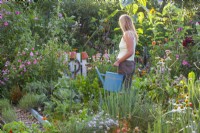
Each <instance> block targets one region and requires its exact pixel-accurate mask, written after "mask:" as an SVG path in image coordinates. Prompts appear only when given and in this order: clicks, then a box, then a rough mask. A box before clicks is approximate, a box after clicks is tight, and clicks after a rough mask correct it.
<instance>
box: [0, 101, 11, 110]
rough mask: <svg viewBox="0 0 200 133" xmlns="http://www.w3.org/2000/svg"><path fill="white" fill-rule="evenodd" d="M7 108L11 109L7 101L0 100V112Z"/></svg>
mask: <svg viewBox="0 0 200 133" xmlns="http://www.w3.org/2000/svg"><path fill="white" fill-rule="evenodd" d="M9 108H11V105H10V102H9V100H8V99H0V111H2V109H9Z"/></svg>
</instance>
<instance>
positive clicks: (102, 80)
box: [95, 67, 105, 85]
mask: <svg viewBox="0 0 200 133" xmlns="http://www.w3.org/2000/svg"><path fill="white" fill-rule="evenodd" d="M95 69H96V71H97V74H98V76H99V78H100V80H101V82H102V84H103V85H104V79H103V77H102V75H105V74H101V73H100V72H99V69H98V68H97V67H95Z"/></svg>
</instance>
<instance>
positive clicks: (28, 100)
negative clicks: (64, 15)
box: [19, 93, 46, 110]
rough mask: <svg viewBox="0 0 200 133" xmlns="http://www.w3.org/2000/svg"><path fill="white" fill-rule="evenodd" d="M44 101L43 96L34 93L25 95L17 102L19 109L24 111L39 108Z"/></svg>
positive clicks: (44, 97)
mask: <svg viewBox="0 0 200 133" xmlns="http://www.w3.org/2000/svg"><path fill="white" fill-rule="evenodd" d="M45 100H46V96H45V95H38V94H34V93H27V94H26V95H24V96H23V97H22V98H21V99H20V101H19V107H20V108H22V109H25V110H28V109H31V108H35V107H39V106H41V105H42V103H43V102H44V101H45Z"/></svg>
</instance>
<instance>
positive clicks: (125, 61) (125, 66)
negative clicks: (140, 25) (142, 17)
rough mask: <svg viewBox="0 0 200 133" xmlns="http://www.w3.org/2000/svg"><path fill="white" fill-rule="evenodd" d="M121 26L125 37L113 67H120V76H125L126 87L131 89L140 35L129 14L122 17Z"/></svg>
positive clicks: (120, 44) (120, 19)
mask: <svg viewBox="0 0 200 133" xmlns="http://www.w3.org/2000/svg"><path fill="white" fill-rule="evenodd" d="M119 25H120V28H121V30H122V32H123V36H122V39H121V42H120V43H119V54H118V56H117V61H116V62H115V63H114V64H113V65H114V66H117V67H118V73H119V74H123V75H124V87H125V89H127V88H130V87H131V83H132V76H133V73H134V70H135V62H134V57H135V48H136V44H137V41H138V35H137V31H136V30H135V26H134V24H133V22H132V19H131V18H130V16H128V15H127V14H124V15H121V16H120V18H119Z"/></svg>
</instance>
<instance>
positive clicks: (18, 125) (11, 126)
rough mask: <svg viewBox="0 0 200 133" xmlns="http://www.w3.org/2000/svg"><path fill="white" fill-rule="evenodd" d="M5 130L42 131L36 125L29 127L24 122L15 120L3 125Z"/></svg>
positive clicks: (23, 132) (21, 132)
mask: <svg viewBox="0 0 200 133" xmlns="http://www.w3.org/2000/svg"><path fill="white" fill-rule="evenodd" d="M3 131H5V132H6V133H7V132H16V133H18V132H20V133H30V132H37V133H42V131H40V130H39V128H38V127H37V126H36V125H32V127H31V128H29V127H27V126H26V125H25V124H24V123H23V122H21V121H19V122H17V121H13V122H10V123H7V124H5V125H4V126H3Z"/></svg>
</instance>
